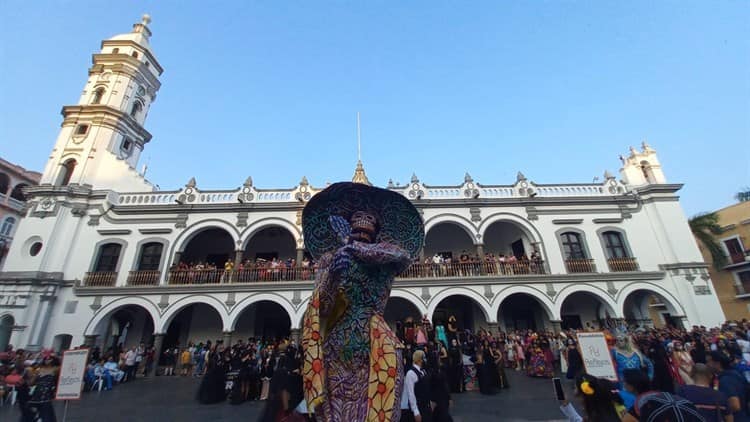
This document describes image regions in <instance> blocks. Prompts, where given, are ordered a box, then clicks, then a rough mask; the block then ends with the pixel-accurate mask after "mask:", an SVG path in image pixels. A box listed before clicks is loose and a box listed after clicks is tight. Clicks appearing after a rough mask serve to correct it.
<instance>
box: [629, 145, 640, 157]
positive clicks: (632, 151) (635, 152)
mask: <svg viewBox="0 0 750 422" xmlns="http://www.w3.org/2000/svg"><path fill="white" fill-rule="evenodd" d="M636 154H638V151H636V150H635V148H633V146H632V145H631V146H630V155H631V156H634V155H636Z"/></svg>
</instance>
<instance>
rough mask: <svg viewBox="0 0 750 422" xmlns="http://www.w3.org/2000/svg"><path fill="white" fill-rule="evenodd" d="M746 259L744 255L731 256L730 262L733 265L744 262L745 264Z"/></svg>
mask: <svg viewBox="0 0 750 422" xmlns="http://www.w3.org/2000/svg"><path fill="white" fill-rule="evenodd" d="M745 259H746V258H745V254H744V253H733V254H729V261H730V262H731V263H732V264H742V263H743V262H745ZM730 265H731V264H730Z"/></svg>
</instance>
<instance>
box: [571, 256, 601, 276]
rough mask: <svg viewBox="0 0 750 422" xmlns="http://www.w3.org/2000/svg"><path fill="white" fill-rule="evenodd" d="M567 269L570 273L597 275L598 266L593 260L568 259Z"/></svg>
mask: <svg viewBox="0 0 750 422" xmlns="http://www.w3.org/2000/svg"><path fill="white" fill-rule="evenodd" d="M565 269H567V270H568V273H595V272H596V265H594V260H593V259H566V260H565Z"/></svg>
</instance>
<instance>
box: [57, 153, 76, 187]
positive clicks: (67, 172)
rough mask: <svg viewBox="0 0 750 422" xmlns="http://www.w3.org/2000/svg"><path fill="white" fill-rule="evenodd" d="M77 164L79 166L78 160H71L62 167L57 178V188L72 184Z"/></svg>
mask: <svg viewBox="0 0 750 422" xmlns="http://www.w3.org/2000/svg"><path fill="white" fill-rule="evenodd" d="M76 164H78V163H77V162H76V160H74V159H72V158H71V159H69V160H68V161H66V162H64V163H63V164H62V165H61V169H60V174H59V175H58V176H57V186H67V185H68V183H70V178H71V176H73V170H75V168H76Z"/></svg>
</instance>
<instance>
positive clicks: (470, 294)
mask: <svg viewBox="0 0 750 422" xmlns="http://www.w3.org/2000/svg"><path fill="white" fill-rule="evenodd" d="M450 296H464V297H467V298H469V299H470V300H472V301H474V303H475V304H476V305H477V306H479V309H480V310H481V311H482V313H483V314H484V318H485V320H486V321H487V322H488V323H494V322H497V317H496V316H493V315H492V309H491V308H490V304H489V303H488V302H487V298H485V297H483V296H482V295H480V294H479V293H477V292H475V291H474V290H471V289H467V288H463V287H449V288H447V289H445V290H442V291H440V292H439V293H438V294H436V295H435V296H433V297H432V298H430V301H429V304H428V306H427V317H428V318H429V319H430V320H432V318H433V315H434V313H435V309H437V307H438V305H439V304H440V302H442V301H443V299H446V298H448V297H450Z"/></svg>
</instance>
